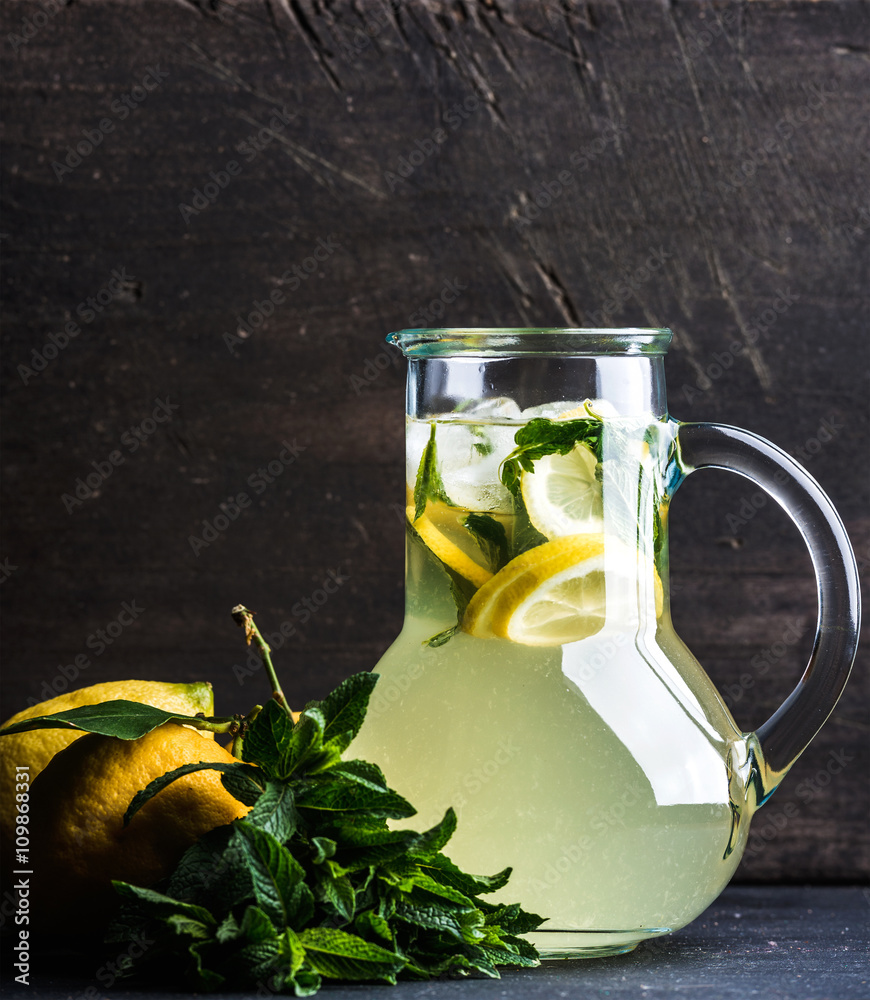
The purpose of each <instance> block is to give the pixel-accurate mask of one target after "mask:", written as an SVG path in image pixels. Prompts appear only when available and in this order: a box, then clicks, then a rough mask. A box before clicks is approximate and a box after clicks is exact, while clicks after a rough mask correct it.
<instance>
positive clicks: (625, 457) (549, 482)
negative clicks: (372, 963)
mask: <svg viewBox="0 0 870 1000" xmlns="http://www.w3.org/2000/svg"><path fill="white" fill-rule="evenodd" d="M669 434H670V432H669V430H668V425H667V422H666V421H664V420H661V421H660V420H657V419H656V418H654V417H652V416H651V415H647V416H646V417H644V416H641V417H631V418H629V417H624V416H621V415H618V414H616V413H615V412H614V411H613V409H612V408H611V407H609V406H608V405H607V404H606V403H604V402H602V401H598V400H592V401H590V400H584V401H577V402H576V403H565V402H561V403H553V404H551V405H548V406H543V407H538V408H536V409H535V410H532V411H522V412H521V411H520V410H519V408H518V407H517V406H516V404H515V403H514V402H513V401H511V400H487V401H485V402H484V403H483V404H479V405H477V406H475V407H473V408H469V409H466V410H464V411H462V412H458V413H451V414H444V415H440V416H434V417H432V418H430V419H428V420H416V419H412V418H409V422H408V428H407V443H408V469H407V500H406V515H407V561H406V567H407V571H406V616H405V625H404V628H403V631H402V634H401V635H400V637H399V638H398V639H397V640H396V642H395V643H394V644H393V646H392V647H391V648H390V649H389V650H388V651H387V653H386V654H385V656H384V657H383V658H382V660H381V661H380V663H379V665H378V668H377V669H378V673H379V674H380V680H379V682H378V686H377V688H376V689H375V695H374V697H373V701H372V705H371V706H370V709H369V715H368V717H367V719H366V722H365V724H364V726H363V728H362V730H361V732H360V734H359V736H358V738H357V740H356V742H355V747H354V749H355V752H356V753H357V754H358V755H359V756H361V757H365V758H366V759H370V760H373V761H375V762H376V763H379V764H380V765H381V766H382V768H383V769H384V772H385V774H386V777H387V779H388V780H389V782H390V784H391V785H392V786H393V787H395V788H396V789H397V790H398V791H400V792H401V793H402V794H404V795H406V796H407V797H408V798H409V799H410V801H412V802H413V803H414V804H415V806H416V807H417V808H418V810H419V813H420V815H419V817H418V818H419V821H420V824H421V827H422V825H423V824H434V823H436V822H438V820H440V818H441V817H442V815H443V813H444V810H445V809H446V808H447V807H448V806H449V807H453V808H455V810H456V812H457V814H458V818H459V825H458V829H457V832H456V834H455V835H454V837H453V839H452V840H451V842H450V848H449V853H450V855H451V857H452V858H453V859H454V860H455V861H456V862H457V864H460V865H461V866H462V867H464V868H465V869H466V870H469V871H479V872H481V873H492V872H494V871H496V870H498V869H499V868H502V867H508V866H510V867H512V869H513V875H512V877H511V880H510V882H509V884H508V886H507V887H506V888H505V889H503V890H501V891H500V892H499V893H497V894H496V895H495V896H494V897H493V898H494V900H495V901H496V902H498V901H502V900H503V901H506V902H510V901H513V900H517V901H520V902H521V903H522V905H523V906H524V907H526V908H527V909H531V910H533V911H536V912H539V913H540V914H541V915H542V916H544V917H546V918H547V923H546V924H545V925H544V927H543V931H544V932H545V933H544V934H543V935H542V934H541V933H540V932H538V933H537V934H536V935H533V938H535V943H536V944H537V945H538V946H539V947H541V948H543V949H544V952H545V953H553V954H556V953H561V954H564V953H566V952H565V949H566V948H567V949H568V950H570V949H579V950H575V951H572V952H571V953H578V954H579V953H582V952H584V949H585V953H591V952H590V951H589V949H592V950H593V951H594V950H595V949H601V948H604V949H611V950H612V949H617V950H618V949H620V948H624V947H629V946H631V944H632V942H633V943H636V942H637V941H638V940H639V939H640V938H642V937H647V936H650V933H657V932H658V930H661V931H662V932H664V931H665V930H668V929H673V928H675V927H679V926H682V925H683V924H685V923H686V922H688V921H689V920H690V919H692V918H693V917H694V916H696V915H697V913H698V912H700V910H701V909H703V907H704V906H705V905H706V903H707V902H708V901H709V900H710V899H711V898H713V896H715V894H716V892H717V891H718V890H719V889H721V887H722V886H724V885H725V883H726V882H727V880H728V879H729V878H730V877H731V875H732V874H733V870H734V867H735V866H736V862H737V860H738V859H739V856H740V850H739V849H738V848H739V847H740V846H741V844H742V838H743V837H744V836H745V829H746V825H745V824H742V825H741V824H738V823H737V821H736V820H735V816H738V815H739V810H738V808H737V807H736V806H735V805H734V803H733V802H732V801H731V799H730V797H729V796H730V794H731V793H730V788H729V779H728V776H727V773H726V769H725V768H724V767H723V762H722V760H723V755H727V750H726V751H725V753H724V754H723V753H721V752H720V751H719V750H717V749H714V748H713V746H712V744H711V739H713V740H714V742H715V739H718V737H711V735H710V734H711V733H714V732H718V733H722V732H730V731H732V730H733V731H734V740H735V746H738V745H739V740H740V734H739V733H738V732H737V730H736V728H735V727H734V723H733V720H731V719H730V715H728V713H727V709H725V708H724V706H723V705H721V703H720V702H719V701H718V699H717V697H716V696H715V694H713V695H709V694H707V693H705V692H707V691H708V689H709V687H710V685H709V682H708V681H706V678H705V677H703V671H701V668H700V667H699V666H698V664H697V662H696V661H695V660H694V658H693V657H692V656H691V654H690V653H689V652H688V650H686V649H685V647H684V646H683V645H682V643H681V642H680V640H679V639H678V638H677V637H676V636H675V635H674V633H673V631H672V629H671V626H670V620H669V616H668V614H667V607H666V598H665V587H664V586H663V580H664V579H665V574H666V559H667V554H666V546H665V544H664V536H665V530H664V526H665V524H666V516H667V502H668V483H667V482H666V478H665V469H666V468H669V467H670V466H669V464H668V451H669V448H670V447H671V438H670V436H669ZM674 663H679V665H680V666H679V671H677V670H676V669H675V668H674V667H673V664H674ZM702 677H703V679H702ZM626 699H628V701H630V702H632V704H637V705H639V706H640V707H639V708H637V710H636V711H635V710H632V711H629V712H626V711H625V710H624V707H625V704H626ZM639 716H640V717H643V718H648V719H649V725H648V726H645V727H638V726H637V725H636V721H637V719H638V717H639ZM625 720H629V722H631V725H630V726H628V727H627V726H626V721H625ZM672 745H675V746H680V747H682V748H686V753H687V754H689V755H690V756H691V760H692V766H691V768H688V769H687V772H686V773H687V774H689V775H690V777H689V778H687V779H686V781H685V782H683V783H682V784H681V783H680V782H681V781H682V778H680V779H679V780H676V781H675V780H674V769H673V768H672V767H668V766H666V764H667V762H668V760H669V754H670V747H671V746H672ZM735 752H737V751H735ZM678 777H679V775H678ZM506 803H507V804H508V805H506ZM506 810H507V813H508V814H509V815H510V821H509V822H505V816H506ZM619 886H622V887H623V889H624V891H620V892H617V891H614V887H619ZM638 928H645V929H646V930H645V931H644V932H643V933H641V932H639V931H638ZM657 929H658V930H657ZM563 931H564V932H566V933H567V934H568V936H569V938H570V941H571V943H570V944H565V943H564V942H561V943H560V942H559V940H557V938H558V934H557V932H559V933H561V932H563ZM547 932H548V933H549V936H547ZM578 934H579V938H578V937H577V935H578ZM572 935H573V936H572ZM566 940H567V939H566ZM577 941H580V942H581V944H576V943H575V942H577Z"/></svg>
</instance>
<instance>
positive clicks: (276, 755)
mask: <svg viewBox="0 0 870 1000" xmlns="http://www.w3.org/2000/svg"><path fill="white" fill-rule="evenodd" d="M293 728H294V727H293V720H292V719H291V718H290V716H289V715H288V714H287V712H285V711H284V709H283V708H282V707H281V706H280V705H279V704H278V702H277V701H275V700H274V699H270V700H269V701H268V702H266V704H265V705H264V706H263V710H262V711H261V712H260V713H259V715H258V716H257V717H256V718H255V719H254V721H253V722H252V723H251V724H250V725H249V726H248V731H247V733H246V734H245V738H244V740H243V741H242V759H243V760H246V761H249V762H250V763H252V764H258V765H259V766H260V767H262V768H263V769H264V770H265V771H266V772H267V774H268V775H269V777H282V776H283V775H282V774H281V771H282V767H281V765H282V761H283V759H284V753H285V748H286V747H287V745H288V744H289V741H290V738H291V734H292V732H293Z"/></svg>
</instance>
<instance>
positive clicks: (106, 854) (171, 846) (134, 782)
mask: <svg viewBox="0 0 870 1000" xmlns="http://www.w3.org/2000/svg"><path fill="white" fill-rule="evenodd" d="M233 760H234V758H233V756H232V755H231V754H230V753H229V751H227V750H225V749H224V748H223V747H222V746H221V745H220V744H219V743H216V742H214V740H205V739H203V738H202V736H200V735H199V733H198V732H197V731H196V730H193V729H188V728H186V727H184V726H179V725H175V724H174V723H171V722H170V723H166V724H165V725H163V726H159V727H158V728H157V729H154V730H152V732H150V733H148V734H147V735H146V736H143V737H142V738H141V739H138V740H121V739H117V738H116V737H114V736H99V735H96V734H88V735H86V736H83V737H82V738H81V739H78V740H76V741H75V742H74V743H72V744H71V745H70V746H68V747H67V748H66V749H65V750H62V751H61V752H60V753H59V754H57V755H56V756H55V757H54V758H53V759H52V760H51V762H50V763H49V764H48V766H47V767H46V768H45V770H44V771H43V772H42V773H41V774H40V775H39V777H38V778H37V779H36V781H35V782H34V783H33V785H32V787H31V803H30V805H31V811H30V816H31V823H30V829H31V836H32V854H33V858H34V862H33V864H34V867H35V868H37V867H38V878H35V879H34V884H35V886H36V888H37V891H38V895H37V896H36V899H35V900H34V903H33V910H34V912H33V918H34V922H35V923H39V924H42V925H48V926H50V925H51V924H52V923H53V922H55V921H56V920H57V919H58V918H60V919H62V920H65V921H67V922H68V920H69V915H70V914H71V913H75V914H76V915H77V916H80V915H81V914H82V913H83V911H87V912H88V913H89V914H90V913H95V914H98V913H99V912H100V911H101V909H102V908H104V907H105V906H106V904H108V903H110V902H111V900H112V899H113V897H114V892H113V890H112V887H111V880H112V879H120V880H122V881H126V882H132V883H134V884H135V885H145V886H147V885H150V884H152V883H153V882H155V881H157V880H158V879H161V878H163V877H165V876H167V875H169V873H170V872H171V871H172V869H173V868H174V866H175V865H176V864H177V862H178V860H179V859H180V857H181V855H182V854H183V853H184V851H185V850H186V849H187V848H188V847H189V846H190V845H191V844H192V843H194V841H196V840H197V839H198V838H199V837H201V836H202V835H203V834H204V833H206V832H208V831H209V830H212V829H214V827H216V826H221V825H223V824H225V823H230V822H232V820H234V819H236V818H238V817H241V816H244V815H245V814H246V813H247V812H248V811H249V807H248V806H245V805H243V804H242V803H241V802H239V801H238V800H236V799H235V798H233V796H232V795H230V793H229V792H228V791H227V790H226V789H225V788H224V787H223V785H222V784H221V776H220V773H219V772H217V771H213V770H203V771H196V772H194V773H193V774H188V775H185V776H184V777H183V778H179V779H178V780H177V781H174V782H172V783H171V784H170V785H168V786H167V787H166V788H164V789H163V790H162V791H161V792H158V794H157V795H156V796H154V797H153V798H152V799H150V800H149V801H148V802H146V803H145V805H144V806H143V807H142V808H141V809H140V810H139V812H137V813H136V815H135V816H134V817H133V818H132V820H131V821H130V824H129V825H128V826H127V827H125V826H124V825H123V816H124V813H125V812H126V811H127V807H128V806H129V805H130V802H131V800H132V799H133V797H134V796H135V794H136V793H137V792H138V791H140V790H141V789H143V788H145V787H146V785H148V783H149V782H150V781H152V780H153V779H154V778H158V777H160V776H161V775H162V774H166V773H167V772H168V771H172V770H174V769H175V768H177V767H180V766H181V765H183V764H191V763H198V762H200V761H208V762H219V763H224V764H230V763H232V762H233Z"/></svg>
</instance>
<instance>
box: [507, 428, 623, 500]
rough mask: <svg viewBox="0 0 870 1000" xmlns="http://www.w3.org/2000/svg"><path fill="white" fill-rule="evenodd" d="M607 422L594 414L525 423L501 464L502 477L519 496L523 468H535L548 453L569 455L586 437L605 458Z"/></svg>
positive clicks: (588, 442)
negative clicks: (604, 438)
mask: <svg viewBox="0 0 870 1000" xmlns="http://www.w3.org/2000/svg"><path fill="white" fill-rule="evenodd" d="M603 429H604V424H603V422H602V421H601V420H595V419H592V418H589V419H586V418H584V419H582V420H548V419H547V418H546V417H536V418H535V419H534V420H530V421H529V422H528V423H527V424H525V425H523V426H522V427H521V428H520V429H519V430H518V431H517V433H516V435H515V436H514V442H515V444H516V448H514V450H513V451H512V452H511V453H510V454H509V455H508V457H507V458H506V459H505V460H504V461H503V462H502V464H501V481H502V483H503V484H504V485H505V486H506V487H507V488H508V489H509V490H510V491H511V493H513V494H514V496H516V494H517V492H518V491H519V486H520V476H521V475H522V473H523V472H532V471H533V469H534V463H535V462H536V461H538V459H541V458H543V457H544V456H545V455H567V454H568V452H569V451H571V450H572V448H573V447H574V445H575V444H577V443H578V442H579V441H582V442H583V443H584V444H585V445H587V447H589V448H590V450H591V451H592V452H593V453H594V454H595V457H596V458H597V459H598V461H599V462H600V461H601V436H602V434H603Z"/></svg>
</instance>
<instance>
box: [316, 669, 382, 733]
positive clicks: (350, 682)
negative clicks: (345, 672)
mask: <svg viewBox="0 0 870 1000" xmlns="http://www.w3.org/2000/svg"><path fill="white" fill-rule="evenodd" d="M377 682H378V675H377V674H354V675H353V676H352V677H348V679H347V680H346V681H342V683H341V684H339V686H338V687H337V688H336V689H335V690H334V691H333V692H332V693H331V694H328V695H327V696H326V697H325V698H324V699H323V701H322V702H320V705H319V706H318V707H319V708H320V712H321V714H322V715H323V719H324V722H325V723H326V725H325V727H324V730H323V742H324V743H327V744H331V745H332V746H334V747H335V748H337V749H338V750H339V751H340V752H342V753H343V752H344V751H345V750H346V749H347V748H348V747H349V746H350V744H351V741H352V740H353V738H354V737H355V736H356V734H357V733H358V732H359V730H360V726H362V724H363V719H364V718H365V717H366V709H367V707H368V703H369V698H370V697H371V694H372V691H373V690H374V688H375V685H376V684H377Z"/></svg>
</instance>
